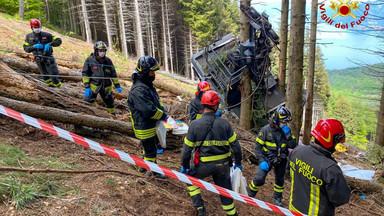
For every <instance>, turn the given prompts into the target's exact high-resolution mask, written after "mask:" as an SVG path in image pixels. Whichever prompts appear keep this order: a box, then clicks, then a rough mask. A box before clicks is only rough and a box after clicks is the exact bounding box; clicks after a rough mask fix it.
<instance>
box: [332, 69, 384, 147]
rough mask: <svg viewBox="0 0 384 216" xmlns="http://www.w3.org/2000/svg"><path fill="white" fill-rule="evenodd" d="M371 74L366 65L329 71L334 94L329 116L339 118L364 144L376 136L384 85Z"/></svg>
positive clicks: (350, 134) (348, 132)
mask: <svg viewBox="0 0 384 216" xmlns="http://www.w3.org/2000/svg"><path fill="white" fill-rule="evenodd" d="M368 74H369V73H368V69H367V68H365V67H356V68H347V69H343V70H331V71H329V80H330V83H331V90H332V97H331V99H330V103H329V112H328V116H329V117H334V118H337V119H339V120H340V121H341V122H342V123H343V124H344V127H345V129H346V135H347V139H350V140H351V141H352V142H353V143H355V144H358V145H359V146H360V147H363V148H366V144H368V143H369V141H370V140H374V136H375V131H376V124H377V116H376V111H378V108H379V101H378V99H379V98H380V87H381V85H382V82H381V80H380V79H377V78H375V77H372V76H369V75H368Z"/></svg>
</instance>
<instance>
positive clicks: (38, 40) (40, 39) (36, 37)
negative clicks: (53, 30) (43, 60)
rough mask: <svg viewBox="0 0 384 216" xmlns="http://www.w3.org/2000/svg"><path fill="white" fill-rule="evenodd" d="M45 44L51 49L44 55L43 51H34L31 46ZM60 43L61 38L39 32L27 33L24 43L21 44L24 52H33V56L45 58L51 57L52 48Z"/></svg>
mask: <svg viewBox="0 0 384 216" xmlns="http://www.w3.org/2000/svg"><path fill="white" fill-rule="evenodd" d="M47 43H49V44H50V45H51V48H50V50H49V51H48V52H45V53H44V48H43V49H35V48H34V47H33V45H35V44H42V45H43V46H45V45H46V44H47ZM61 43H62V41H61V38H59V37H56V36H53V35H52V34H50V33H47V32H40V33H39V34H35V33H29V34H27V36H26V37H25V42H24V44H23V48H24V51H25V52H28V53H30V52H33V55H45V56H51V55H52V53H53V49H52V47H57V46H60V45H61Z"/></svg>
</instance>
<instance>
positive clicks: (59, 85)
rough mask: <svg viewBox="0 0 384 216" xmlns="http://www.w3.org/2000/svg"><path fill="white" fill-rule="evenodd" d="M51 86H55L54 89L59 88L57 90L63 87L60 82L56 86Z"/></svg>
mask: <svg viewBox="0 0 384 216" xmlns="http://www.w3.org/2000/svg"><path fill="white" fill-rule="evenodd" d="M52 85H53V86H55V87H59V88H61V87H63V85H62V84H61V82H59V83H57V84H52Z"/></svg>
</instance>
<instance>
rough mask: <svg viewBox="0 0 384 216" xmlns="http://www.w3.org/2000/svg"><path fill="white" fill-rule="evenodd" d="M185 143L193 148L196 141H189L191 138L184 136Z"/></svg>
mask: <svg viewBox="0 0 384 216" xmlns="http://www.w3.org/2000/svg"><path fill="white" fill-rule="evenodd" d="M184 143H185V145H187V146H189V147H191V148H193V147H195V143H194V142H191V141H189V140H188V139H187V137H185V138H184Z"/></svg>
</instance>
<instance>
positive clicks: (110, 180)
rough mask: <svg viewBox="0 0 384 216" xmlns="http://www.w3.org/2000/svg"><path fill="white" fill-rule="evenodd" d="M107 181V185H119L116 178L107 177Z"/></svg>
mask: <svg viewBox="0 0 384 216" xmlns="http://www.w3.org/2000/svg"><path fill="white" fill-rule="evenodd" d="M105 183H107V185H111V186H115V185H117V182H116V180H114V179H109V178H107V179H105Z"/></svg>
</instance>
